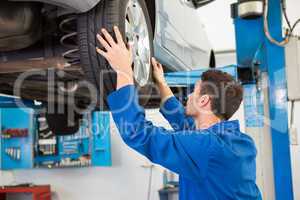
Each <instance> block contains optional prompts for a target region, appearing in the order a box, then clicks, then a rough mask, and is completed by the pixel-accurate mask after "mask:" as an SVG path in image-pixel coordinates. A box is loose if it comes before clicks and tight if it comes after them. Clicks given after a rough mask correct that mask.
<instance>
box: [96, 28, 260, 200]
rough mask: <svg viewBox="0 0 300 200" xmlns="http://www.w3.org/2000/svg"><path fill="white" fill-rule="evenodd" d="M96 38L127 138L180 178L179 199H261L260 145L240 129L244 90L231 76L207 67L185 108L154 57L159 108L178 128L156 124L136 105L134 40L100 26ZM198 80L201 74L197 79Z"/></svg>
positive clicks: (121, 129)
mask: <svg viewBox="0 0 300 200" xmlns="http://www.w3.org/2000/svg"><path fill="white" fill-rule="evenodd" d="M101 32H102V34H101V35H100V34H98V35H97V38H98V39H99V42H100V43H101V45H102V46H103V49H100V48H98V47H97V52H98V53H99V54H101V55H102V56H104V57H105V58H106V59H107V60H108V62H109V63H110V65H111V67H112V68H113V69H114V70H115V71H116V73H117V88H116V91H114V92H112V93H111V94H110V95H109V96H108V104H109V107H110V109H111V112H112V115H113V119H114V121H115V123H116V125H117V127H118V129H119V132H120V134H121V137H122V138H123V140H124V142H125V143H126V144H127V145H128V146H129V147H131V148H133V149H134V150H136V151H137V152H139V153H141V154H143V155H144V156H146V157H147V158H148V159H149V160H151V161H152V162H154V163H156V164H160V165H162V166H163V167H166V168H167V169H170V170H171V171H174V172H176V173H178V174H179V176H180V180H179V181H180V195H179V196H180V199H181V200H214V199H218V200H221V199H224V200H225V199H226V200H227V199H238V200H241V199H247V200H250V199H251V200H252V199H255V200H257V199H261V194H260V191H259V189H258V187H257V185H256V183H255V181H256V180H255V179H256V161H255V159H256V154H257V152H256V148H255V145H254V142H253V140H252V139H251V138H250V137H249V136H247V135H246V134H243V133H241V131H240V128H239V122H238V121H228V119H229V118H230V117H231V116H232V115H233V114H234V113H235V112H236V111H237V110H238V108H239V106H240V104H241V101H242V97H243V89H242V86H241V85H240V84H238V83H237V82H236V81H235V80H234V79H233V77H231V76H230V75H229V74H227V73H224V72H221V71H218V70H209V71H207V72H205V73H204V74H203V75H202V78H201V80H199V81H198V82H197V84H196V85H195V88H194V92H193V93H192V94H191V95H190V96H189V98H188V101H187V106H186V109H184V107H183V105H182V104H181V103H180V102H179V101H178V100H177V99H176V98H175V97H174V95H173V93H172V91H171V90H170V88H169V87H168V85H167V83H166V81H165V79H164V74H163V69H162V65H161V64H159V63H158V62H157V61H156V60H155V59H154V58H153V59H152V65H153V71H154V72H153V74H154V78H155V80H156V82H157V86H158V88H159V90H160V93H161V97H162V102H163V103H162V107H161V109H160V111H161V112H162V114H163V115H164V117H165V118H166V119H167V120H168V121H169V122H170V124H171V125H172V127H173V129H174V130H172V131H171V130H166V129H164V128H161V127H156V126H154V125H153V124H152V123H151V122H149V121H147V120H146V119H145V111H144V109H143V108H142V107H141V106H140V105H139V104H138V94H137V89H136V88H135V86H134V79H133V70H132V67H131V66H132V62H133V61H132V44H130V43H129V44H128V45H126V44H125V43H124V41H123V39H122V35H121V33H120V31H119V29H118V27H114V32H115V36H116V41H115V39H114V38H113V36H111V35H110V34H109V33H108V31H107V30H105V29H102V30H101ZM199 78H200V77H199Z"/></svg>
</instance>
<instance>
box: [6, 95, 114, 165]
mask: <svg viewBox="0 0 300 200" xmlns="http://www.w3.org/2000/svg"><path fill="white" fill-rule="evenodd" d="M16 100H17V101H18V99H14V98H10V97H0V127H1V129H0V135H1V137H0V151H1V152H0V169H2V170H12V169H31V168H39V167H47V168H65V167H88V166H111V165H112V162H111V149H110V148H111V146H110V114H109V113H108V112H93V113H89V114H86V115H85V116H84V117H83V120H82V123H81V126H80V129H79V130H78V132H77V133H75V134H74V135H71V136H57V137H55V138H52V139H50V140H48V141H47V140H46V141H44V142H46V143H50V147H52V149H51V150H52V151H53V152H52V154H49V155H44V154H41V153H40V149H39V148H40V140H39V138H38V135H37V134H38V127H39V122H38V120H37V116H38V115H37V114H36V113H35V108H37V107H36V106H35V105H34V103H33V102H32V101H27V102H26V106H28V107H26V108H25V107H24V108H19V107H18V105H17V103H16ZM24 105H25V104H24ZM51 145H52V146H51Z"/></svg>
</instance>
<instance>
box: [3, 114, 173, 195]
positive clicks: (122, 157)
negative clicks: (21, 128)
mask: <svg viewBox="0 0 300 200" xmlns="http://www.w3.org/2000/svg"><path fill="white" fill-rule="evenodd" d="M157 113H158V111H157V110H149V111H147V117H148V118H149V119H150V120H153V121H154V123H156V124H158V123H159V124H160V125H164V126H166V127H167V126H168V124H167V122H166V121H164V119H163V118H162V117H161V116H160V115H158V114H157ZM111 128H112V131H111V134H112V155H113V167H108V168H83V169H53V170H40V169H39V170H26V171H14V172H1V177H0V185H2V184H18V183H24V182H29V183H31V182H34V183H35V184H51V185H52V190H53V192H54V194H53V195H54V198H53V199H54V200H83V199H86V200H124V199H130V200H146V199H147V193H148V185H149V184H148V183H149V177H150V169H149V168H147V167H146V168H145V167H143V166H149V165H150V163H149V162H148V161H147V160H146V159H145V158H143V157H142V156H140V155H139V154H137V153H135V152H134V151H132V150H131V149H129V148H128V147H127V146H126V145H125V144H124V143H123V141H122V140H121V138H120V136H119V134H118V133H117V130H116V127H115V125H114V123H111ZM162 171H163V170H162V168H160V167H158V166H155V167H154V168H153V175H152V185H151V200H158V199H159V198H158V195H157V191H158V190H159V189H160V188H161V187H162V176H161V174H162ZM10 199H13V200H26V197H25V196H18V197H17V196H11V198H10ZM28 199H29V198H28Z"/></svg>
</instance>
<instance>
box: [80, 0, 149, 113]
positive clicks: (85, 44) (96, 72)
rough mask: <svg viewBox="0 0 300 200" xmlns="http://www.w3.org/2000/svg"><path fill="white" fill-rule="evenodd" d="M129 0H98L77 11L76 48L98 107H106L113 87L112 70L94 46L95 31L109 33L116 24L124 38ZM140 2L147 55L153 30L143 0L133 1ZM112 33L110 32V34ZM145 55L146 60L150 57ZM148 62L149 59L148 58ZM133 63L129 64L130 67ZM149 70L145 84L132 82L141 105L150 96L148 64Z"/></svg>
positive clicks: (113, 77) (113, 75)
mask: <svg viewBox="0 0 300 200" xmlns="http://www.w3.org/2000/svg"><path fill="white" fill-rule="evenodd" d="M129 1H132V0H102V1H101V2H100V3H99V4H98V5H97V6H96V7H95V8H93V9H92V10H90V11H88V12H87V13H84V14H80V15H79V17H78V25H77V29H78V41H79V49H80V60H81V66H82V68H83V71H84V73H85V76H86V79H87V81H89V82H90V83H92V85H94V86H95V87H96V89H97V91H98V92H97V94H98V95H97V102H98V106H99V108H100V110H107V109H108V104H107V100H106V99H107V96H108V95H109V94H110V93H111V92H113V91H114V90H115V88H116V73H115V72H114V71H113V70H112V68H111V66H110V65H109V64H108V62H107V61H106V60H105V59H104V58H103V57H102V56H101V55H99V54H97V52H96V50H95V47H96V46H99V47H101V46H100V44H99V42H98V41H97V38H96V34H97V33H98V31H99V30H100V29H101V28H106V29H107V30H108V31H109V32H110V33H111V34H112V33H113V26H114V25H117V26H119V28H120V30H121V32H122V35H123V38H126V37H125V20H126V19H127V18H126V12H127V5H129V4H128V2H129ZM137 2H138V5H140V7H141V9H142V11H143V14H144V16H145V18H144V19H145V21H146V24H147V31H148V35H149V46H150V49H149V51H150V58H151V56H152V55H153V31H152V26H151V21H150V17H149V13H148V10H147V6H146V3H145V1H144V0H137ZM113 35H114V34H113ZM150 58H149V59H150ZM149 61H150V60H149ZM135 67H136V64H134V65H133V68H135ZM149 70H150V73H149V77H148V78H147V80H146V82H147V84H146V85H139V83H138V82H137V80H136V85H137V86H138V88H139V95H140V97H141V98H140V102H141V103H142V104H145V103H146V102H147V101H148V99H149V98H150V94H151V86H150V85H151V82H152V69H151V65H150V68H149Z"/></svg>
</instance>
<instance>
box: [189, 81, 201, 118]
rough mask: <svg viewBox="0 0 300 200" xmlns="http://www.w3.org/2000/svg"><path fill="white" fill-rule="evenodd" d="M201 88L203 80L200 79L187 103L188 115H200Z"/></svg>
mask: <svg viewBox="0 0 300 200" xmlns="http://www.w3.org/2000/svg"><path fill="white" fill-rule="evenodd" d="M200 90H201V80H200V81H198V82H197V83H196V85H195V87H194V91H193V93H191V94H190V95H189V97H188V100H187V104H186V110H185V112H186V115H188V116H191V117H195V116H196V115H198V113H199V110H200V109H201V108H200V107H199V100H200V97H201V95H200V92H201V91H200Z"/></svg>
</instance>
